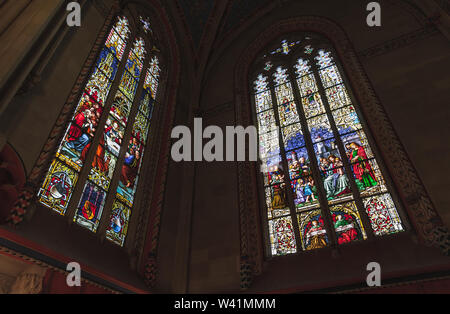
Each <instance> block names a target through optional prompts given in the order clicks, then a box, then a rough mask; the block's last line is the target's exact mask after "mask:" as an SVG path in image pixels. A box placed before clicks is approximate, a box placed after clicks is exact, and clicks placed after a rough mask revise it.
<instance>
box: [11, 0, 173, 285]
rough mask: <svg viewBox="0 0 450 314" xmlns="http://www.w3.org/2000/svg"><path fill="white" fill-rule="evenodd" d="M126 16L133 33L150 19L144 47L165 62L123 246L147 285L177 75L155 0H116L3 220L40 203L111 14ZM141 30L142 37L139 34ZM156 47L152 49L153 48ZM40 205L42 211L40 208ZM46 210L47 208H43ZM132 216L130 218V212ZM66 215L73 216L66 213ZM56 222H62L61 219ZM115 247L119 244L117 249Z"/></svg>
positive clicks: (17, 219) (19, 218) (167, 28)
mask: <svg viewBox="0 0 450 314" xmlns="http://www.w3.org/2000/svg"><path fill="white" fill-rule="evenodd" d="M120 15H125V16H126V17H127V18H128V20H129V22H130V28H131V29H133V30H134V31H133V32H132V33H133V34H132V36H135V35H136V34H138V32H137V31H136V30H137V29H138V26H139V23H140V21H139V19H140V16H143V17H145V18H147V17H148V18H149V20H150V21H151V29H152V36H153V37H154V38H156V42H158V47H157V48H156V47H154V46H153V45H150V46H147V47H146V49H147V51H148V52H150V51H151V52H154V53H156V54H157V55H158V56H159V57H160V63H161V65H162V66H164V68H163V71H162V72H161V76H160V86H159V90H160V91H161V92H159V93H158V95H157V99H156V102H157V103H159V104H161V105H160V106H157V107H158V108H155V111H154V113H153V123H152V124H153V125H151V126H150V133H151V134H152V139H153V140H152V141H151V143H150V144H149V145H148V146H147V148H146V150H147V154H145V156H144V160H143V166H142V167H143V168H142V169H141V174H142V176H141V179H140V184H139V187H138V192H137V195H136V200H135V205H134V206H135V209H136V211H135V213H134V214H133V215H132V217H131V223H130V229H129V233H128V237H129V239H128V240H127V241H128V242H129V244H128V245H126V246H125V247H124V248H123V249H124V250H126V252H127V254H128V255H129V258H130V264H131V265H132V267H135V268H136V271H138V272H139V274H140V275H141V276H143V277H144V279H145V280H146V283H147V285H148V286H152V285H153V283H154V280H155V276H154V274H155V273H156V268H157V267H156V255H157V247H158V236H159V227H160V216H161V209H162V201H163V197H164V186H165V180H166V172H167V165H168V158H169V151H170V132H171V128H172V123H173V118H174V114H175V103H176V96H177V93H174V92H173V91H176V90H177V87H178V84H179V75H180V73H179V72H180V54H179V48H178V45H177V42H176V38H175V34H174V30H173V27H172V25H171V23H170V21H169V17H168V15H167V12H166V11H165V9H164V8H163V7H162V6H161V4H160V1H157V0H148V1H144V0H121V1H119V0H116V1H115V2H114V5H113V7H112V9H111V11H110V12H109V14H108V16H107V17H106V19H105V23H104V25H103V27H102V29H101V30H100V32H99V34H98V37H97V39H96V41H95V43H94V45H93V46H92V49H91V51H90V53H89V56H88V57H87V59H86V61H85V63H84V65H83V67H82V69H81V71H80V74H79V76H78V78H77V80H76V82H75V84H74V86H73V88H72V90H71V91H70V93H69V96H68V98H67V100H66V103H65V104H64V105H63V106H62V110H61V113H60V115H59V116H58V118H57V120H56V123H55V125H54V126H53V129H52V131H51V133H50V136H49V138H48V139H47V141H46V143H45V144H44V145H43V149H42V151H41V153H40V155H39V157H38V159H37V161H36V162H35V164H34V166H33V168H32V169H31V171H30V173H29V175H28V177H27V178H26V183H25V185H24V187H23V189H21V191H20V193H19V195H18V197H17V200H16V201H15V203H14V205H13V207H12V208H11V211H10V215H9V218H8V222H9V223H10V224H11V225H14V226H17V225H19V224H21V223H22V222H23V221H24V219H25V217H27V219H28V220H30V221H31V222H32V220H33V218H32V214H33V212H34V210H35V209H36V208H37V207H39V206H41V205H39V203H38V201H37V197H36V196H37V194H38V191H39V188H40V186H41V185H42V182H43V180H44V178H45V175H46V172H47V171H48V169H49V167H50V164H51V162H52V160H53V157H54V156H55V152H56V150H57V149H58V146H59V144H60V142H61V139H62V138H63V137H64V134H65V131H66V128H67V125H68V123H69V121H70V120H71V118H72V115H73V111H74V108H75V106H76V105H77V103H78V100H79V99H80V96H81V95H82V92H83V89H84V86H85V83H86V82H87V81H88V79H89V77H90V74H91V69H92V68H93V66H94V65H95V62H96V60H97V56H98V55H99V53H100V51H101V49H102V47H103V44H104V42H105V40H106V38H107V36H108V34H109V32H110V29H111V27H112V25H113V24H114V22H115V18H116V17H117V16H120ZM141 35H143V36H144V34H142V32H141ZM154 49H156V51H154ZM39 210H41V209H40V208H39ZM42 210H48V209H42ZM133 216H134V217H133ZM68 219H69V220H71V219H72V217H68ZM61 223H65V222H64V219H62V220H61ZM117 249H118V250H120V249H121V248H117Z"/></svg>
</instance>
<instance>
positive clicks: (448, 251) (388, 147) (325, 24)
mask: <svg viewBox="0 0 450 314" xmlns="http://www.w3.org/2000/svg"><path fill="white" fill-rule="evenodd" d="M301 31H305V32H315V33H318V34H321V35H323V36H325V37H326V38H328V40H329V41H330V42H331V43H332V44H333V45H334V47H335V50H336V52H337V54H338V57H339V58H340V61H341V64H342V66H343V67H344V70H345V72H346V74H347V77H348V79H349V83H350V85H351V88H352V91H353V94H354V95H355V98H356V99H357V101H358V103H359V106H360V109H361V111H362V113H363V115H364V116H365V117H370V119H367V124H368V127H369V129H371V130H376V132H371V133H372V135H373V138H374V139H375V141H376V143H377V146H378V148H379V150H380V152H381V155H382V157H385V156H384V155H385V154H386V153H389V160H388V159H387V158H383V159H384V160H385V164H386V166H387V168H388V170H389V173H390V175H391V177H392V179H393V182H394V184H395V187H396V189H397V193H398V195H399V197H400V199H401V200H402V203H403V207H404V209H405V210H406V214H407V215H408V218H409V222H410V223H411V225H412V227H413V230H414V232H415V233H416V234H417V236H418V239H419V241H420V242H421V243H424V244H425V245H427V246H433V247H437V248H439V249H440V250H441V251H442V253H443V254H445V255H447V256H448V255H450V234H449V230H448V228H447V227H446V226H445V225H444V223H443V222H442V220H441V218H440V217H439V214H438V212H437V211H436V209H435V207H434V205H433V204H432V201H431V199H430V197H429V196H428V194H427V192H426V189H425V187H424V185H423V183H422V182H421V180H420V178H419V176H418V174H417V172H416V170H415V169H414V166H413V165H412V163H411V160H410V159H409V157H408V155H407V153H406V151H405V148H404V147H403V146H402V144H401V142H400V140H399V138H398V137H397V135H396V133H395V131H394V128H393V126H392V123H391V122H390V120H389V118H388V116H387V114H386V112H385V110H384V108H383V106H382V104H381V102H380V100H379V98H378V97H377V95H376V93H375V91H374V89H373V87H372V85H371V84H370V82H369V79H368V77H367V75H366V73H365V71H364V69H363V67H362V65H361V63H360V61H359V59H358V57H357V55H356V52H355V50H354V48H353V46H352V44H351V41H350V39H349V38H348V36H347V34H346V33H345V31H344V30H343V29H342V28H341V27H340V26H339V25H338V24H336V23H335V22H334V21H331V20H329V19H327V18H323V17H317V16H303V17H296V18H290V19H286V20H282V21H280V22H278V23H276V24H274V25H272V26H270V27H269V28H267V29H265V30H264V31H263V32H261V33H260V34H259V36H258V37H257V38H256V39H255V40H254V41H253V42H251V44H250V45H249V46H248V47H247V48H246V49H245V51H244V53H243V54H242V55H241V58H240V59H239V61H238V63H237V64H236V67H235V82H234V83H235V99H234V100H235V106H236V111H235V115H236V116H235V118H236V123H237V124H238V125H243V126H249V125H252V124H253V122H252V111H251V101H250V95H251V91H250V90H249V84H248V78H249V70H250V67H251V65H252V63H253V61H254V60H255V58H256V57H257V56H258V55H259V54H260V53H261V52H262V50H263V49H264V48H265V47H266V46H267V45H269V44H271V43H272V42H273V41H275V40H277V39H279V38H280V37H281V36H283V35H286V34H289V33H292V32H301ZM257 175H258V169H257V165H255V164H251V163H240V164H238V187H239V196H238V197H239V219H240V222H239V223H240V254H241V263H240V264H241V288H242V289H246V288H249V287H250V284H251V281H252V277H253V276H254V275H258V274H260V273H261V271H262V264H263V260H264V249H263V247H264V243H263V236H262V232H263V231H262V228H261V224H260V222H261V217H260V212H261V211H260V210H259V206H260V205H259V201H258V190H257V184H256V178H257Z"/></svg>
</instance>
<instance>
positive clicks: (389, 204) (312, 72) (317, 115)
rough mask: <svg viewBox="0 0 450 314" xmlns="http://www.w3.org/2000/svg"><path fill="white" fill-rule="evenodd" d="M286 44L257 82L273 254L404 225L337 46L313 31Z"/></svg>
mask: <svg viewBox="0 0 450 314" xmlns="http://www.w3.org/2000/svg"><path fill="white" fill-rule="evenodd" d="M278 47H279V48H277V49H276V50H273V51H272V52H271V54H272V55H274V54H278V55H284V57H280V56H278V57H277V58H278V59H277V61H276V63H277V66H273V64H274V63H275V62H272V60H270V58H269V57H267V55H264V60H265V61H264V62H265V63H264V64H265V65H264V66H263V67H262V68H261V69H260V72H258V73H257V76H256V80H255V81H254V103H255V114H256V119H255V121H256V124H257V126H258V134H259V152H260V159H261V162H262V166H261V170H262V176H263V180H262V182H263V185H264V193H263V195H264V196H263V197H264V198H265V205H266V206H265V207H266V208H267V211H266V216H267V219H268V222H269V238H270V246H271V252H272V255H286V254H292V253H296V252H298V251H301V250H303V251H308V250H313V249H320V248H324V247H328V246H330V245H331V244H332V245H344V244H348V243H353V242H356V241H364V240H366V239H368V238H369V236H382V235H388V234H394V233H397V232H401V231H403V230H404V226H403V223H402V221H401V219H400V216H399V214H398V211H397V205H396V203H395V202H394V199H393V197H392V195H391V194H390V190H389V188H388V184H387V182H386V180H385V178H384V176H383V174H382V170H381V168H380V166H379V163H378V161H377V159H376V156H375V153H374V150H373V149H372V147H373V146H372V145H371V144H370V142H369V140H368V137H367V134H366V131H365V129H364V127H363V123H362V121H361V120H360V119H361V116H360V114H359V113H358V108H357V104H356V103H355V102H353V101H352V98H351V97H350V95H349V90H348V87H347V85H346V83H345V81H344V74H343V72H342V71H341V70H340V67H339V64H338V62H337V60H336V59H335V55H334V53H333V51H332V50H331V49H323V48H321V47H317V46H315V45H314V44H313V41H311V37H305V38H304V39H303V40H297V41H288V40H283V41H282V42H281V47H280V46H278ZM293 48H295V49H294V50H293ZM293 51H295V52H293ZM280 58H284V59H285V62H284V64H285V66H283V65H280V63H282V61H280V60H282V59H280ZM289 64H294V66H292V68H290V67H289V66H288V65H289ZM329 232H333V233H334V236H331V235H330V234H329ZM297 235H298V236H297Z"/></svg>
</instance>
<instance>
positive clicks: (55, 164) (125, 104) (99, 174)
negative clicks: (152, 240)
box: [38, 17, 161, 246]
mask: <svg viewBox="0 0 450 314" xmlns="http://www.w3.org/2000/svg"><path fill="white" fill-rule="evenodd" d="M139 20H140V22H141V23H140V27H141V28H142V30H143V32H144V33H145V34H148V35H149V36H150V37H149V38H151V39H153V37H152V34H151V28H150V25H151V24H150V21H149V19H148V18H143V17H140V18H139ZM130 34H131V29H130V24H129V21H128V19H127V18H126V17H118V18H117V19H116V22H115V24H114V25H113V26H112V28H111V30H110V32H109V33H108V36H107V38H106V40H105V43H104V46H103V47H102V48H101V50H100V52H99V55H98V58H97V60H96V62H95V63H94V66H93V67H92V71H91V73H90V74H89V76H88V81H87V83H86V84H85V86H84V88H83V92H82V94H81V96H80V99H79V100H78V102H77V105H76V108H75V110H74V113H73V116H72V119H71V121H70V122H69V124H68V126H67V129H66V132H65V135H64V137H63V139H62V141H61V143H60V145H59V147H58V149H57V152H56V156H55V158H54V160H53V161H52V164H51V166H50V169H49V171H48V173H47V175H46V177H45V179H44V181H43V184H42V187H41V189H40V190H39V193H38V197H39V201H40V202H41V203H42V204H43V205H45V206H47V207H49V208H51V209H53V210H54V211H57V212H58V213H59V214H61V215H66V214H67V212H68V210H69V209H70V208H71V210H72V211H73V210H74V216H73V220H74V221H75V222H76V223H77V224H78V225H81V226H83V227H85V228H87V229H89V230H90V231H92V232H97V231H98V228H99V225H100V222H101V221H103V220H107V221H105V223H104V224H105V225H106V230H105V232H106V237H107V239H109V240H111V241H113V242H114V243H116V244H118V245H120V246H123V245H124V241H125V237H126V235H127V232H128V226H129V221H130V217H131V212H132V208H133V203H134V198H135V194H136V191H137V184H138V178H139V174H140V169H141V166H142V159H143V156H144V150H145V147H146V145H147V144H148V142H149V134H148V133H149V127H150V120H151V117H152V114H153V108H154V106H155V103H156V95H157V92H158V86H159V80H160V78H159V76H160V72H161V69H160V65H159V59H158V57H157V56H156V55H154V54H153V52H154V51H152V54H150V55H149V54H148V52H147V49H146V47H147V44H151V45H152V46H150V47H155V43H154V42H151V43H146V40H145V39H143V38H137V39H136V40H135V41H134V42H133V44H132V45H128V41H129V37H130ZM154 50H156V51H157V49H154ZM126 54H127V55H126ZM125 55H126V56H127V57H126V58H124V56H125ZM144 71H145V75H144V73H143V72H144ZM142 80H145V81H144V82H143V83H141V84H142V85H143V88H142V90H141V91H139V90H138V87H139V85H140V84H139V82H141V81H142ZM115 83H116V84H115ZM112 86H117V87H116V88H114V89H112ZM103 121H104V122H103ZM127 134H129V135H127ZM94 142H95V143H96V144H95V147H94V149H90V148H91V146H92V145H93V143H94ZM90 151H93V152H90ZM84 173H85V175H84ZM80 177H83V178H86V180H85V181H84V182H79V181H80ZM114 178H117V179H116V180H114ZM117 181H119V183H118V185H117V183H114V182H117ZM77 183H78V186H79V187H77ZM75 190H78V191H79V193H80V196H79V199H78V200H72V198H73V197H72V196H73V195H72V194H73V193H74V192H75ZM113 191H114V192H113ZM71 200H72V201H71ZM108 200H111V201H108ZM69 203H71V204H72V203H73V205H70V207H69ZM107 204H110V205H108V208H106V207H105V206H106V205H107ZM105 210H107V212H108V216H107V217H102V216H105V215H102V214H103V213H104V211H105ZM109 213H110V214H109Z"/></svg>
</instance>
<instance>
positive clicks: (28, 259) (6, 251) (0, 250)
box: [0, 245, 120, 294]
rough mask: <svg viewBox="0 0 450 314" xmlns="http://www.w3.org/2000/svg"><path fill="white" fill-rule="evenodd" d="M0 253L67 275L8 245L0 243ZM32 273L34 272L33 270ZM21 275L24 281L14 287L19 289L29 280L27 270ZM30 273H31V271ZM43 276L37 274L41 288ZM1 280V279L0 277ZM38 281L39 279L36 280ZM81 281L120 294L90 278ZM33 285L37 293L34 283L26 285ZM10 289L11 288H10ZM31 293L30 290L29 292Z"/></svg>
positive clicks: (33, 279)
mask: <svg viewBox="0 0 450 314" xmlns="http://www.w3.org/2000/svg"><path fill="white" fill-rule="evenodd" d="M0 254H3V255H7V256H12V257H15V258H18V259H19V260H21V261H24V262H27V263H31V264H32V265H34V266H35V267H38V268H40V269H44V270H46V269H51V270H54V271H57V272H59V273H61V274H64V275H65V276H67V275H68V274H69V273H68V272H67V271H65V270H62V269H60V268H58V267H55V266H53V265H50V264H48V263H44V262H43V261H40V260H37V259H35V258H32V257H30V256H28V255H26V254H23V253H21V252H18V251H16V250H13V249H10V248H8V247H6V246H2V245H0ZM34 273H36V272H34ZM39 274H40V273H39V272H38V273H37V275H39ZM23 275H24V276H25V278H24V280H25V281H24V282H19V283H17V285H16V287H15V288H16V289H20V287H24V284H26V283H27V282H26V281H29V280H27V278H26V277H27V276H26V275H27V272H24V273H23ZM31 275H32V273H31ZM43 276H44V274H42V276H38V277H41V278H40V284H41V286H40V287H41V288H42V278H43ZM16 279H17V278H14V281H13V283H12V284H11V286H10V288H11V289H12V288H13V285H15V284H16ZM28 279H31V281H34V283H36V280H35V279H38V278H28ZM0 280H1V279H0ZM38 281H39V280H38ZM81 282H82V283H83V282H84V283H87V284H90V285H92V286H95V287H97V288H100V289H103V290H105V291H107V292H109V293H112V294H120V292H118V291H116V290H113V289H111V288H108V287H105V286H103V285H100V284H98V283H96V282H94V281H91V280H88V279H85V278H81ZM37 283H38V284H39V282H37ZM33 286H34V293H39V292H40V290H39V291H38V292H36V290H35V288H36V286H35V285H32V286H29V285H28V287H29V288H32V287H33ZM10 291H11V290H10ZM10 291H9V292H8V293H10ZM30 293H31V292H30Z"/></svg>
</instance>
